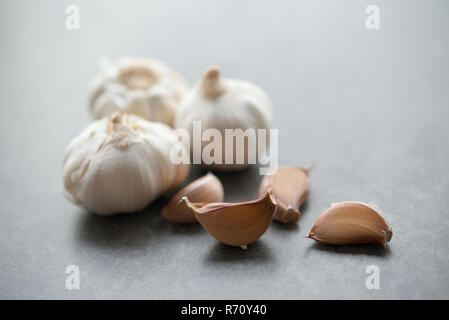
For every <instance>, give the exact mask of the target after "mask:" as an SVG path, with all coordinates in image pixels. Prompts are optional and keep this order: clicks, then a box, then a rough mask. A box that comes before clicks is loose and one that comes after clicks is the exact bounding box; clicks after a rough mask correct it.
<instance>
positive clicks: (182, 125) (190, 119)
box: [175, 66, 273, 170]
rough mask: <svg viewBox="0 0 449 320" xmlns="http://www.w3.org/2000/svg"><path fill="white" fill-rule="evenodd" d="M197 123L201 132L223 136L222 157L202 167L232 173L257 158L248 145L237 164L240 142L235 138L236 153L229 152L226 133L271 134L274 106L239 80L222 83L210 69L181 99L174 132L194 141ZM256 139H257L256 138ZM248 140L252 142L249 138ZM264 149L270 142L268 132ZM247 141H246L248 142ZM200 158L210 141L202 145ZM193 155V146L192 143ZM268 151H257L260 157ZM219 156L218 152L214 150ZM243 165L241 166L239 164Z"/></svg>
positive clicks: (266, 98) (212, 67)
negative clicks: (184, 132) (181, 131)
mask: <svg viewBox="0 0 449 320" xmlns="http://www.w3.org/2000/svg"><path fill="white" fill-rule="evenodd" d="M194 121H199V123H200V125H201V131H203V132H204V131H205V130H207V129H216V130H218V132H219V133H220V138H221V140H222V141H221V143H220V144H219V145H220V146H221V150H218V151H219V152H220V151H221V154H220V155H218V156H217V155H215V154H214V156H213V158H214V159H217V158H218V161H214V162H212V163H207V162H205V161H204V159H202V160H203V161H202V164H203V166H206V167H209V168H212V169H222V170H233V169H241V168H245V167H247V166H248V164H249V163H251V162H252V161H253V160H251V159H254V157H256V156H257V155H255V154H252V153H251V152H249V147H248V144H249V142H248V141H246V142H244V145H242V149H243V153H244V154H243V155H242V157H241V159H242V161H237V154H236V150H237V149H238V148H239V146H238V145H237V146H236V143H237V141H236V140H237V138H235V137H234V145H233V146H232V147H233V149H227V147H229V146H226V140H225V137H226V132H225V130H229V129H230V130H236V129H241V130H242V131H244V132H246V130H247V129H252V130H253V132H255V134H258V131H257V130H258V129H265V130H266V131H269V129H270V128H271V126H272V122H273V116H272V102H271V100H270V98H269V97H268V95H267V94H266V93H265V92H264V91H262V89H260V88H259V87H257V86H256V85H254V84H252V83H250V82H247V81H243V80H236V79H223V78H221V77H220V71H219V69H218V67H216V66H211V67H209V68H207V69H206V71H205V72H204V74H203V77H202V79H200V80H199V81H198V82H197V83H196V84H195V85H194V86H193V88H191V89H190V90H189V92H188V93H186V95H185V96H184V98H183V99H182V102H181V105H180V107H179V109H178V111H177V114H176V117H175V128H179V129H185V130H187V131H188V132H189V134H190V137H194ZM256 138H257V137H256ZM248 139H249V138H248ZM265 139H266V141H265V145H267V144H268V142H269V134H268V132H266V137H265ZM245 140H246V139H245ZM200 143H201V147H200V148H201V154H203V151H204V149H205V147H206V146H207V145H208V144H209V141H201V142H200ZM191 146H192V148H191V149H192V151H193V149H194V147H193V146H194V142H192V143H191ZM229 151H232V152H233V153H232V159H231V160H232V162H231V163H228V162H227V161H226V152H229ZM263 151H265V150H257V151H256V152H257V154H260V153H261V152H263ZM214 152H217V150H214ZM239 162H240V163H239Z"/></svg>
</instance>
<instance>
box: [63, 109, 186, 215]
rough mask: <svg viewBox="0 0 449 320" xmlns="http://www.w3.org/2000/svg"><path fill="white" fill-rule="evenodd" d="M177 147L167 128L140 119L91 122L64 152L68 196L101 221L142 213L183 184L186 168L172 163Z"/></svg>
mask: <svg viewBox="0 0 449 320" xmlns="http://www.w3.org/2000/svg"><path fill="white" fill-rule="evenodd" d="M177 142H178V137H177V135H176V134H175V132H174V131H173V130H172V129H171V128H169V127H168V126H166V125H164V124H162V123H156V122H149V121H146V120H144V119H142V118H140V117H138V116H134V115H127V114H121V113H118V112H117V113H114V114H113V115H111V116H110V117H107V118H103V119H101V120H98V121H95V122H93V123H92V124H90V125H89V126H88V127H87V128H86V129H85V130H84V131H83V132H82V133H81V134H80V135H79V136H78V137H76V138H75V139H74V140H73V141H72V142H71V143H70V145H69V146H68V148H67V150H66V152H65V156H64V163H63V168H64V187H65V189H66V191H67V196H68V197H69V198H70V199H71V200H72V201H73V202H74V203H76V204H79V205H82V206H84V207H85V208H87V209H88V210H90V211H92V212H95V213H98V214H102V215H110V214H115V213H122V212H123V213H124V212H134V211H138V210H141V209H143V208H145V207H146V206H147V205H148V204H149V203H150V202H151V201H153V200H154V199H155V198H157V197H158V196H160V195H161V194H162V193H163V192H165V191H167V190H168V189H171V188H175V187H177V186H179V185H181V184H182V183H183V182H184V180H185V179H186V177H187V175H188V172H189V168H190V166H189V165H188V164H179V165H175V164H173V163H172V162H171V161H170V149H171V148H172V147H173V146H174V145H175V144H177ZM181 147H183V146H181Z"/></svg>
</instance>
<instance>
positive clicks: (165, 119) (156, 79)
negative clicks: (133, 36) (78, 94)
mask: <svg viewBox="0 0 449 320" xmlns="http://www.w3.org/2000/svg"><path fill="white" fill-rule="evenodd" d="M186 92H187V82H186V80H185V79H184V78H183V77H182V76H181V75H180V74H178V73H177V72H175V71H174V70H172V69H171V68H169V67H168V66H167V65H165V64H164V63H162V62H160V61H158V60H151V59H145V58H132V57H123V58H120V59H119V60H117V61H116V62H115V63H108V64H105V65H104V66H103V67H102V70H101V72H100V73H99V74H98V75H97V76H96V77H95V78H94V79H93V81H92V82H91V85H90V89H89V105H90V110H91V112H92V114H93V116H94V117H95V118H96V119H100V118H103V117H105V116H108V115H110V114H112V113H113V112H115V111H122V112H127V113H131V114H135V115H138V116H141V117H143V118H145V119H147V120H151V121H157V122H162V123H165V124H167V125H169V126H172V125H173V119H174V115H175V112H176V109H177V108H178V105H179V103H180V101H181V98H182V97H183V95H184V94H185V93H186Z"/></svg>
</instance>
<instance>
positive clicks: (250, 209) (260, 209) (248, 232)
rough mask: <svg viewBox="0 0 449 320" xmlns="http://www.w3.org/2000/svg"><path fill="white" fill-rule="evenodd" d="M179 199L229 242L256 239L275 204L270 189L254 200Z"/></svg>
mask: <svg viewBox="0 0 449 320" xmlns="http://www.w3.org/2000/svg"><path fill="white" fill-rule="evenodd" d="M181 201H182V202H185V203H186V205H187V207H189V208H190V209H191V210H193V212H194V214H195V217H196V218H197V219H198V221H199V223H200V224H201V225H202V226H203V227H204V229H206V230H207V232H209V233H210V234H211V235H212V236H213V237H214V238H216V239H217V240H218V241H220V242H222V243H225V244H227V245H230V246H245V245H248V244H250V243H253V242H254V241H256V240H257V239H259V238H260V237H261V236H262V235H263V234H264V233H265V231H266V230H267V229H268V227H269V226H270V224H271V221H272V220H273V216H274V214H275V212H276V207H277V205H276V200H275V199H274V197H273V195H272V193H271V190H268V191H267V192H266V193H265V194H264V195H262V196H260V197H259V198H257V199H255V200H252V201H247V202H240V203H225V202H216V203H209V204H196V203H191V202H190V201H189V199H187V197H184V198H183V199H182V200H181Z"/></svg>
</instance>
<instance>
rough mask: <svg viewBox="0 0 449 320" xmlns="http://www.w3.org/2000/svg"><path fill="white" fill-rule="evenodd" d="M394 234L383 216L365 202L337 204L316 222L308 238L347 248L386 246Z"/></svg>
mask: <svg viewBox="0 0 449 320" xmlns="http://www.w3.org/2000/svg"><path fill="white" fill-rule="evenodd" d="M392 235H393V231H392V230H391V227H390V225H389V224H388V222H387V220H385V218H384V217H383V215H382V214H381V213H380V212H379V211H378V210H377V209H375V208H373V207H371V206H369V205H367V204H365V203H361V202H342V203H336V204H333V205H332V206H331V207H330V208H329V209H327V210H326V211H324V212H323V213H322V214H321V215H320V216H319V217H318V219H317V220H316V222H315V224H314V225H313V227H312V230H310V232H309V234H308V236H307V237H309V238H312V239H314V240H316V241H318V242H323V243H329V244H335V245H345V244H362V243H381V244H383V245H384V246H386V243H387V242H388V241H390V240H391V237H392Z"/></svg>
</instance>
